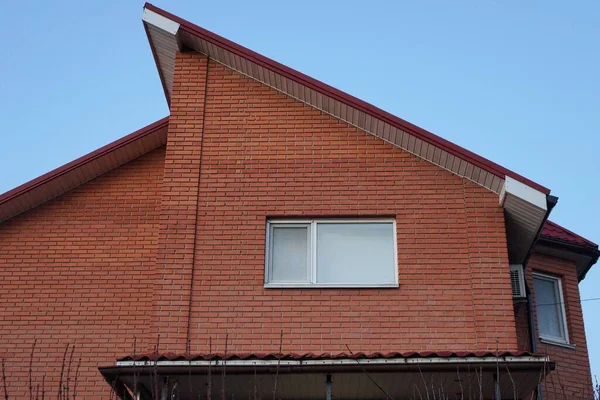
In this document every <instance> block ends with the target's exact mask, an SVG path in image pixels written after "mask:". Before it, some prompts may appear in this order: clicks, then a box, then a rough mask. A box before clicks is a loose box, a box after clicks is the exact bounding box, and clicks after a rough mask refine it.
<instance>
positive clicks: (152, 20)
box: [142, 7, 179, 35]
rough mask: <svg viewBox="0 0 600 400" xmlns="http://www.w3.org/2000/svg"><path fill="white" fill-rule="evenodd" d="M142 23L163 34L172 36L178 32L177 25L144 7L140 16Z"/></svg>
mask: <svg viewBox="0 0 600 400" xmlns="http://www.w3.org/2000/svg"><path fill="white" fill-rule="evenodd" d="M142 21H144V22H146V23H147V24H150V25H153V26H155V27H157V28H159V29H162V30H163V31H165V32H169V33H170V34H172V35H175V34H177V31H178V30H179V23H177V22H175V21H172V20H170V19H169V18H166V17H163V16H162V15H160V14H157V13H155V12H154V11H152V10H148V9H147V8H145V7H144V13H143V14H142Z"/></svg>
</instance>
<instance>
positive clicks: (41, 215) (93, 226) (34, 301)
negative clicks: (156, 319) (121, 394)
mask: <svg viewBox="0 0 600 400" xmlns="http://www.w3.org/2000/svg"><path fill="white" fill-rule="evenodd" d="M163 157H164V148H163V149H157V150H154V151H153V152H150V153H148V154H146V155H144V156H142V157H140V158H138V159H136V160H134V161H132V162H130V163H128V164H126V165H124V166H122V167H119V168H117V169H115V170H113V171H111V172H108V173H106V174H104V175H102V176H101V177H99V178H96V179H94V180H92V181H90V182H88V183H86V184H84V185H82V186H80V187H78V188H76V189H74V190H71V191H69V192H68V193H66V194H63V195H62V196H60V197H58V198H55V199H54V200H51V201H48V202H47V203H45V204H43V205H40V206H38V207H36V208H34V209H32V210H30V211H27V212H26V213H24V214H21V215H19V216H17V217H14V218H12V219H10V220H8V221H6V222H3V223H2V224H0V282H1V284H0V287H1V290H0V357H1V358H5V359H6V372H7V380H8V386H9V388H8V389H9V395H10V398H11V399H25V398H29V395H28V389H27V385H28V383H29V380H28V377H27V375H28V370H29V361H30V352H31V348H32V344H33V342H34V339H37V346H36V347H37V351H36V352H35V354H34V357H33V381H34V383H35V384H41V381H42V377H43V376H44V375H45V389H46V398H56V392H57V387H58V380H59V375H60V370H61V365H62V358H63V354H64V351H65V347H66V345H67V344H69V345H71V346H75V352H74V357H73V360H74V361H73V367H72V368H71V376H70V378H71V385H72V384H73V381H74V373H75V365H76V364H77V362H78V359H79V357H81V368H80V373H79V374H80V377H79V379H78V382H79V388H78V392H79V393H80V394H82V393H84V394H85V398H108V394H109V389H110V388H109V387H108V385H107V384H106V382H104V380H103V379H102V377H101V375H100V373H99V372H98V369H97V368H98V367H99V366H101V365H112V364H113V363H114V360H115V356H116V355H118V354H123V353H129V352H131V351H132V349H133V341H134V338H137V346H138V348H139V349H144V350H146V349H147V348H148V347H149V346H151V344H150V343H149V342H148V337H149V335H148V327H149V324H150V320H151V315H152V314H151V310H152V290H153V285H154V270H155V262H156V245H157V233H158V226H159V225H158V210H159V205H160V193H161V179H162V170H163ZM69 354H70V353H69ZM69 358H70V357H69V356H67V363H68V360H69ZM64 378H66V371H65V377H64ZM40 390H41V389H40ZM72 390H73V386H71V392H70V393H71V394H72Z"/></svg>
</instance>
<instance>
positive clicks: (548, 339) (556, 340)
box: [533, 272, 570, 344]
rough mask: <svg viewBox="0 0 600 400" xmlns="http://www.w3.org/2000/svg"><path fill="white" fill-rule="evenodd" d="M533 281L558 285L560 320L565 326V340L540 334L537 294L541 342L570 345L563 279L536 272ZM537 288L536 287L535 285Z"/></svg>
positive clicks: (557, 295)
mask: <svg viewBox="0 0 600 400" xmlns="http://www.w3.org/2000/svg"><path fill="white" fill-rule="evenodd" d="M533 279H542V280H546V281H551V282H553V283H555V284H556V286H555V288H556V289H555V290H556V298H557V300H558V302H559V303H560V304H559V306H560V307H558V310H559V318H561V319H562V326H563V331H564V332H563V333H564V336H565V337H564V338H561V337H555V336H544V335H542V333H541V332H540V329H539V318H540V316H539V312H538V311H537V307H538V306H537V293H536V299H535V301H536V315H537V319H538V320H537V321H536V322H537V324H538V334H539V336H540V340H542V341H544V342H549V343H557V344H569V343H570V342H569V328H568V325H567V311H566V309H565V298H564V296H563V289H562V279H561V278H560V277H558V276H553V275H548V274H544V273H541V272H534V273H533ZM534 286H535V285H534Z"/></svg>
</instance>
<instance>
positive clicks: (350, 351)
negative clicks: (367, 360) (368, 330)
mask: <svg viewBox="0 0 600 400" xmlns="http://www.w3.org/2000/svg"><path fill="white" fill-rule="evenodd" d="M346 348H347V349H348V352H349V353H350V355H351V356H352V357H354V353H353V352H352V350H350V346H348V345H346ZM354 360H355V361H356V363H357V364H358V365H360V366H361V368H362V371H363V373H364V374H365V375H366V376H367V378H369V380H370V381H371V382H373V384H374V385H375V386H377V388H378V389H379V390H381V392H382V393H383V394H385V396H386V397H387V398H388V399H389V400H394V398H393V397H392V396H390V394H389V393H388V392H386V391H385V389H384V388H382V387H381V386H380V385H379V384H378V383H377V382H375V379H373V377H372V376H371V374H369V371H367V369H366V368H365V367H364V366H363V365H362V364H361V363H360V361H359V360H358V358H354Z"/></svg>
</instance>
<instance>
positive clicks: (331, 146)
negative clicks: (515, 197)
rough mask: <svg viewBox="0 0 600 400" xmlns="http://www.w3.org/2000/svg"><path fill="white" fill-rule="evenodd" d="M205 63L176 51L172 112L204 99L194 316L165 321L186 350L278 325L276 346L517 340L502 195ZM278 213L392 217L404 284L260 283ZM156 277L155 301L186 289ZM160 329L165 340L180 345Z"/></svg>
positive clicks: (253, 347) (272, 339) (273, 332)
mask: <svg viewBox="0 0 600 400" xmlns="http://www.w3.org/2000/svg"><path fill="white" fill-rule="evenodd" d="M205 66H206V58H205V57H204V56H202V55H199V54H194V53H182V54H181V53H180V54H178V55H177V61H176V69H175V81H174V93H173V97H172V110H173V112H174V113H175V114H176V115H177V116H178V118H181V117H185V116H186V115H189V114H188V112H190V110H191V108H190V107H192V105H193V104H195V107H201V105H202V104H203V103H204V102H206V106H205V107H206V109H205V112H204V117H205V120H204V124H203V125H202V126H201V127H199V126H198V120H197V119H190V120H189V123H190V127H189V128H190V129H189V131H194V132H195V134H196V135H202V144H201V160H200V179H199V188H198V189H199V190H198V196H199V197H198V204H197V230H196V238H195V251H194V258H193V268H192V263H186V266H185V268H186V269H185V270H183V273H184V274H192V276H193V282H192V285H191V297H190V298H189V299H190V303H189V304H190V307H189V313H190V319H189V322H188V324H187V326H186V324H185V323H183V322H177V323H176V324H175V325H173V326H172V328H171V329H172V330H173V332H175V331H176V332H178V333H177V334H174V335H173V336H174V337H180V335H181V334H180V333H181V331H182V330H185V329H187V330H188V332H189V333H188V337H189V339H190V350H191V351H192V352H206V351H208V342H209V339H210V340H212V350H213V351H224V342H225V337H226V336H228V338H229V343H228V351H229V352H244V351H269V352H271V351H272V352H276V351H278V342H279V337H280V332H281V331H283V351H284V352H287V351H297V352H322V351H327V352H340V351H347V348H346V345H348V346H350V348H351V349H352V350H353V351H366V352H369V351H410V350H437V351H439V350H483V349H486V350H495V349H496V346H497V343H499V346H500V347H501V348H503V349H507V350H516V348H517V340H516V334H515V326H514V314H513V310H512V299H511V297H510V296H511V295H510V284H509V274H508V257H507V250H506V239H505V233H504V218H503V214H502V209H501V208H500V207H499V205H498V197H497V195H496V194H494V193H491V192H489V191H487V190H485V189H483V188H481V187H479V186H476V185H475V184H473V183H471V182H469V181H466V180H464V179H461V178H459V177H457V176H455V175H453V174H451V173H449V172H447V171H445V170H442V169H441V168H439V167H437V166H434V165H432V164H430V163H428V162H426V161H423V160H421V159H419V158H416V157H415V156H413V155H410V154H408V153H406V152H403V151H402V150H400V149H397V148H394V147H392V146H391V145H389V144H386V143H385V142H383V141H381V140H379V139H377V138H375V137H373V136H371V135H369V134H366V133H364V132H362V131H359V130H357V129H356V128H353V127H351V126H349V125H348V124H346V123H343V122H341V121H339V120H336V119H334V118H333V117H331V116H329V115H326V114H323V113H322V112H320V111H317V110H315V109H312V108H310V107H309V106H306V105H304V104H302V103H300V102H298V101H296V100H293V99H291V98H288V97H287V96H285V95H283V94H280V93H278V92H276V91H275V90H273V89H271V88H268V87H267V86H264V85H262V84H260V83H258V82H256V81H253V80H250V79H249V78H247V77H244V76H242V75H241V74H239V73H237V72H234V71H232V70H230V69H228V68H226V67H224V66H222V65H220V64H217V63H215V62H214V61H212V60H211V61H209V64H208V72H207V71H206V68H205ZM202 76H207V77H208V78H207V79H208V81H207V82H206V83H207V84H206V86H205V88H206V89H205V91H204V89H198V88H199V87H202V85H198V82H197V80H199V79H201V77H202ZM192 81H193V84H192V85H190V87H186V86H185V85H182V84H181V82H192ZM194 100H196V101H194ZM182 107H183V108H182ZM192 108H193V107H192ZM172 115H173V114H172ZM184 128H185V126H183V125H180V126H179V128H178V129H183V130H184V131H185V129H184ZM169 135H171V132H169ZM181 157H186V154H182V155H181ZM168 158H169V155H167V159H168ZM190 162H195V161H194V160H192V159H190ZM275 216H286V217H296V216H313V217H316V216H351V217H353V216H395V218H396V221H397V230H398V235H397V240H398V249H399V269H400V276H399V281H400V288H397V289H360V290H358V289H303V290H300V289H265V288H264V287H263V281H264V262H265V261H264V255H265V222H266V218H267V217H275ZM164 289H165V290H164V292H165V293H163V296H162V297H164V299H161V298H158V299H156V300H155V301H158V302H162V303H164V301H165V300H166V299H168V298H169V296H172V295H173V294H174V293H181V292H178V290H179V289H180V286H179V285H174V287H173V291H172V292H171V294H169V293H168V290H167V289H168V288H167V287H166V286H165V287H164ZM181 295H182V298H185V296H186V295H185V294H181ZM182 307H183V308H185V307H186V305H184V304H182ZM161 317H162V318H167V316H166V315H164V314H157V317H156V320H157V321H158V320H160V318H161ZM162 338H163V336H161V343H164V346H165V348H164V350H165V351H175V352H184V351H185V350H186V343H184V342H183V341H180V340H173V341H171V340H169V339H168V338H166V339H165V340H163V339H162Z"/></svg>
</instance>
